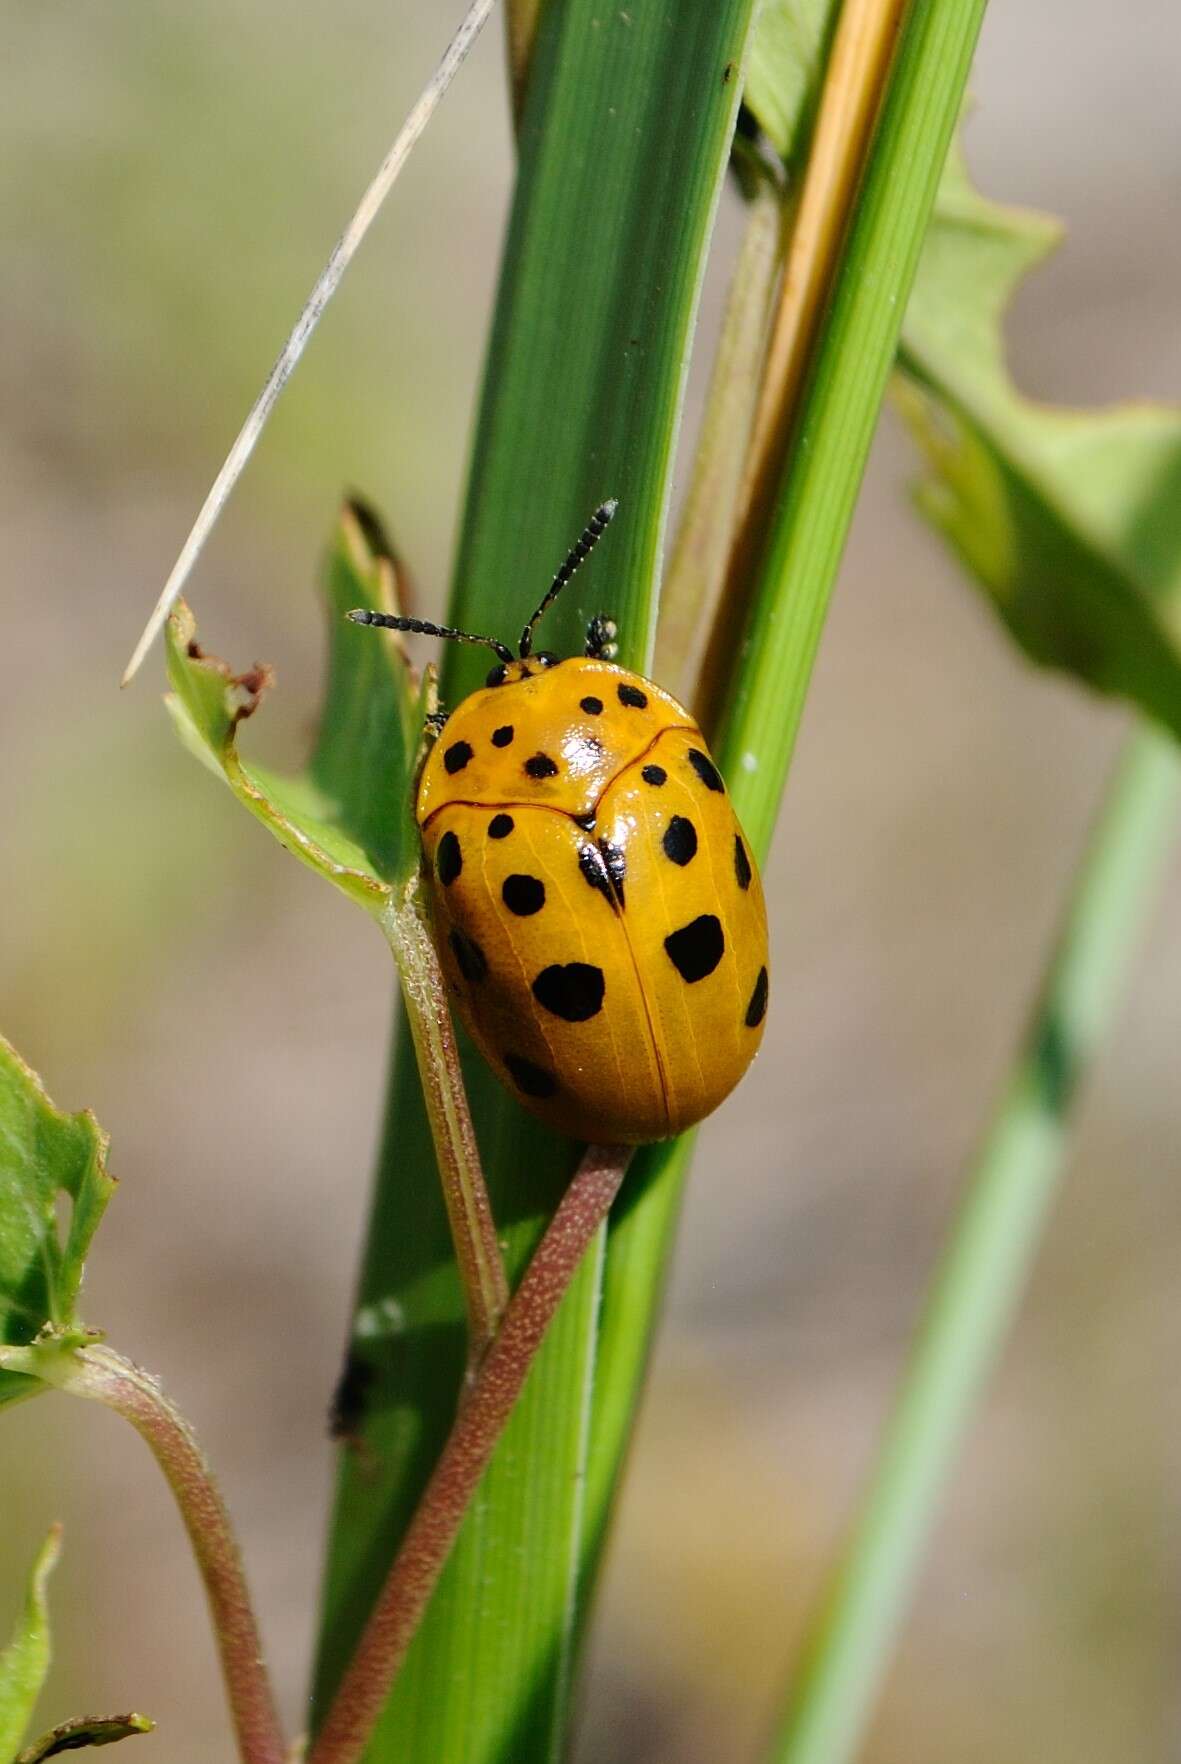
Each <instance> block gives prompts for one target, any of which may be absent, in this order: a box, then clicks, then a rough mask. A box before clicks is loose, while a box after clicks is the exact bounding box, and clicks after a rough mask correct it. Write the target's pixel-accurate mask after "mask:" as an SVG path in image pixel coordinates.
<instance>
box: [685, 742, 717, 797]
mask: <svg viewBox="0 0 1181 1764" xmlns="http://www.w3.org/2000/svg"><path fill="white" fill-rule="evenodd" d="M689 764H690V765H691V766H692V767H693V770H694V771H695V772H696V773H697V776H698V777H699V778H700V779H701V782H702V783H703V784H704V785H705V788H706V789H707V790H725V788H726V786H725V785H724V784H723V783H722V774H721V773H720V772H719V771H718V768H717V767H716V766H715V765H714V763H713V761H712V760H711V759H710V757H709V755H708V753H702V751H701V749H700V748H699V747H691V748H690V749H689Z"/></svg>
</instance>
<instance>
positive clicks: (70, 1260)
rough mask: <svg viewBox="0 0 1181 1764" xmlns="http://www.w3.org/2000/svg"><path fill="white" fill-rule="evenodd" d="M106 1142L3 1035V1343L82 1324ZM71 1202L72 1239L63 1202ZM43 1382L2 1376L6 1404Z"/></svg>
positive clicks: (88, 1117)
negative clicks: (67, 1111) (81, 1298)
mask: <svg viewBox="0 0 1181 1764" xmlns="http://www.w3.org/2000/svg"><path fill="white" fill-rule="evenodd" d="M106 1155H107V1137H106V1135H105V1134H104V1133H103V1131H102V1129H101V1128H100V1127H99V1125H98V1122H97V1121H96V1120H95V1118H94V1116H93V1115H92V1114H91V1113H90V1112H89V1110H83V1112H82V1113H81V1114H78V1115H64V1114H62V1113H61V1111H60V1110H58V1109H55V1108H54V1106H53V1104H52V1103H51V1102H50V1100H49V1098H48V1097H47V1096H46V1094H45V1090H44V1088H43V1086H42V1084H41V1080H40V1079H39V1078H38V1076H37V1074H36V1073H35V1072H33V1071H31V1070H30V1068H29V1067H28V1066H26V1064H25V1062H24V1061H23V1060H22V1059H21V1057H20V1055H19V1054H18V1053H17V1051H16V1049H15V1048H14V1047H11V1046H10V1045H9V1043H8V1042H7V1041H5V1040H4V1039H3V1037H0V1344H3V1345H5V1346H24V1345H26V1344H27V1343H29V1342H31V1341H32V1340H33V1339H34V1338H35V1336H36V1335H37V1334H38V1332H39V1331H40V1330H42V1329H44V1328H45V1327H46V1326H47V1325H52V1326H53V1328H55V1329H57V1330H69V1329H72V1328H74V1327H76V1326H77V1318H76V1316H75V1306H76V1304H77V1300H78V1292H79V1289H80V1287H81V1285H82V1269H83V1264H84V1262H85V1260H86V1255H87V1252H88V1250H89V1248H90V1241H91V1239H92V1237H93V1236H94V1233H95V1231H96V1230H97V1229H98V1224H99V1221H100V1219H101V1218H102V1216H103V1212H104V1210H105V1208H106V1205H107V1202H108V1201H109V1200H110V1198H111V1195H112V1193H113V1192H114V1189H115V1178H114V1177H113V1176H111V1175H110V1174H109V1173H108V1171H107V1167H106ZM59 1195H64V1196H66V1198H67V1199H68V1200H69V1202H70V1218H69V1224H68V1226H67V1228H66V1231H65V1236H64V1239H63V1237H62V1234H61V1231H60V1229H59V1226H58V1222H57V1213H56V1208H57V1201H58V1197H59ZM39 1388H40V1387H39V1385H38V1383H37V1381H36V1380H35V1379H32V1378H29V1377H27V1376H26V1375H25V1374H24V1373H20V1372H7V1371H5V1372H0V1403H5V1402H15V1401H17V1400H19V1399H20V1398H21V1397H25V1396H31V1395H32V1394H33V1393H34V1392H35V1391H36V1390H37V1389H39Z"/></svg>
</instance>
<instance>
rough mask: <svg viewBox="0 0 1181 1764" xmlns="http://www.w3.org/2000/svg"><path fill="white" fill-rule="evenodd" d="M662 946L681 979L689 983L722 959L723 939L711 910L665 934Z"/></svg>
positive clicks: (710, 971)
mask: <svg viewBox="0 0 1181 1764" xmlns="http://www.w3.org/2000/svg"><path fill="white" fill-rule="evenodd" d="M664 947H665V949H666V950H667V951H668V959H669V961H670V962H671V963H672V965H673V967H674V968H675V969H676V970H677V973H678V974H679V975H680V976H681V979H682V980H684V981H686V982H687V983H688V984H689V985H690V986H692V985H693V984H694V982H695V981H697V980H704V979H705V977H706V975H707V974H712V973H713V971H714V969H715V968H716V967H717V965H718V963H719V962H720V961H721V959H722V954H723V952H724V950H725V948H726V939H725V938H724V937H723V935H722V927H721V924H720V923H719V921H718V920H717V919H716V918H715V917H714V915H713V913H702V914H701V915H700V917H698V918H696V919H692V920H690V922H689V924H687V925H682V926H681V929H680V930H679V931H674V932H672V933H671V935H670V936H668V937H666V938H665V940H664Z"/></svg>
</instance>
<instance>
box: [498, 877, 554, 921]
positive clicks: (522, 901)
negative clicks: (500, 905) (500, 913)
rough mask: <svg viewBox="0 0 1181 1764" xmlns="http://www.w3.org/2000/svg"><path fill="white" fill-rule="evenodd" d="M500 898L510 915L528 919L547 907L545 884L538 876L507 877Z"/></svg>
mask: <svg viewBox="0 0 1181 1764" xmlns="http://www.w3.org/2000/svg"><path fill="white" fill-rule="evenodd" d="M500 897H501V899H502V900H503V901H504V904H505V906H506V907H507V908H508V910H509V912H510V913H515V914H516V915H517V917H518V918H519V919H528V918H530V917H532V915H533V914H534V913H539V912H540V911H541V909H542V907H543V906H544V905H545V883H544V882H541V881H539V880H538V878H537V877H536V876H506V877H505V879H504V884H503V886H502V888H501V890H500Z"/></svg>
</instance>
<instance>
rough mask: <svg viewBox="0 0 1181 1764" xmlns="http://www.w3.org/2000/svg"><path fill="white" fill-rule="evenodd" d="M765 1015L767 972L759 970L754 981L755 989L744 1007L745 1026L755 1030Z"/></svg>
mask: <svg viewBox="0 0 1181 1764" xmlns="http://www.w3.org/2000/svg"><path fill="white" fill-rule="evenodd" d="M766 1015H767V970H766V968H760V969H759V977H758V979H757V980H756V981H755V989H754V991H753V992H752V993H751V995H750V1003H749V1004H748V1005H747V1007H746V1019H745V1021H746V1026H747V1028H748V1029H757V1028H758V1026H759V1024H760V1023H761V1022H762V1020H763V1018H764V1017H765V1016H766Z"/></svg>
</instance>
